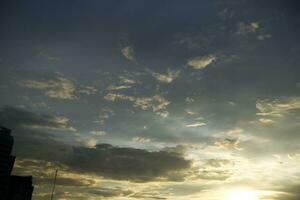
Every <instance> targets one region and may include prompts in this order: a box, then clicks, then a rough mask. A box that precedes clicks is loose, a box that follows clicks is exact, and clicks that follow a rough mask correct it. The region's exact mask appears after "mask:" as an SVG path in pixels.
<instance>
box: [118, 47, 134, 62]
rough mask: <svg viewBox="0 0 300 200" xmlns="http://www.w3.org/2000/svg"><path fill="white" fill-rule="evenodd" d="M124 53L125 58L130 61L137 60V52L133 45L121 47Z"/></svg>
mask: <svg viewBox="0 0 300 200" xmlns="http://www.w3.org/2000/svg"><path fill="white" fill-rule="evenodd" d="M121 52H122V54H123V55H124V56H125V58H127V59H128V60H130V61H134V60H135V52H134V49H133V47H131V46H126V47H123V48H122V49H121Z"/></svg>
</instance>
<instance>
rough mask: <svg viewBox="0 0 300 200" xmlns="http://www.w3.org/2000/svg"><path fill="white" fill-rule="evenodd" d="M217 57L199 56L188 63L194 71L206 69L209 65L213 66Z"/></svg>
mask: <svg viewBox="0 0 300 200" xmlns="http://www.w3.org/2000/svg"><path fill="white" fill-rule="evenodd" d="M216 59H217V57H216V56H215V55H213V54H209V55H206V56H197V57H194V58H190V59H189V60H188V62H187V64H188V65H189V66H191V67H193V68H194V69H204V68H205V67H207V66H208V65H210V64H212V63H213V62H214V61H215V60H216Z"/></svg>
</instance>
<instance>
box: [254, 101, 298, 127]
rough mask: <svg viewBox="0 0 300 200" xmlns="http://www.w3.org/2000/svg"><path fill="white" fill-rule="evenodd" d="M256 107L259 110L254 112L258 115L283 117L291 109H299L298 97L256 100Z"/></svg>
mask: <svg viewBox="0 0 300 200" xmlns="http://www.w3.org/2000/svg"><path fill="white" fill-rule="evenodd" d="M256 109H257V110H258V111H259V112H257V113H256V114H257V115H258V116H265V117H284V116H286V115H287V114H289V113H291V112H292V111H295V110H298V109H300V97H299V96H295V97H285V98H281V99H274V100H269V99H263V100H258V101H257V102H256ZM265 122H266V121H265Z"/></svg>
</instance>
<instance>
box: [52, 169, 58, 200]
mask: <svg viewBox="0 0 300 200" xmlns="http://www.w3.org/2000/svg"><path fill="white" fill-rule="evenodd" d="M57 172H58V169H56V170H55V176H54V181H53V187H52V193H51V200H53V196H54V190H55V184H56V177H57Z"/></svg>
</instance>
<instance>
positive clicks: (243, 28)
mask: <svg viewBox="0 0 300 200" xmlns="http://www.w3.org/2000/svg"><path fill="white" fill-rule="evenodd" d="M258 28H259V22H255V21H253V22H249V23H245V22H241V23H239V24H238V33H255V32H256V31H257V29H258Z"/></svg>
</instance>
